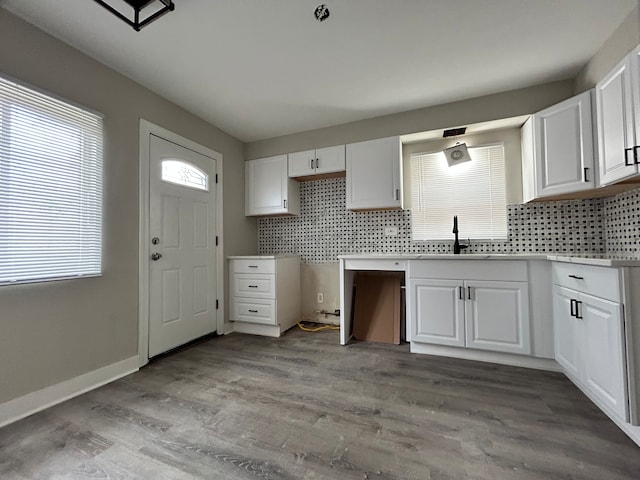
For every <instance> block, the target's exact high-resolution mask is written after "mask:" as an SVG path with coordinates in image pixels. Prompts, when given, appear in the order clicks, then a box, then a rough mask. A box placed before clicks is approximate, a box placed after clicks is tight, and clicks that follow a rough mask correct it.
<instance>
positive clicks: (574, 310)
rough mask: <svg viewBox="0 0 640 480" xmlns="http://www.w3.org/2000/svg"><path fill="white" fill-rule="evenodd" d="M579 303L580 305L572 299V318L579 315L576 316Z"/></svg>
mask: <svg viewBox="0 0 640 480" xmlns="http://www.w3.org/2000/svg"><path fill="white" fill-rule="evenodd" d="M577 303H578V301H577V300H576V299H575V298H572V299H571V306H570V309H571V316H572V317H576V316H577V314H576V310H577V308H576V307H577Z"/></svg>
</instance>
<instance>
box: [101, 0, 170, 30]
mask: <svg viewBox="0 0 640 480" xmlns="http://www.w3.org/2000/svg"><path fill="white" fill-rule="evenodd" d="M94 1H95V2H96V3H97V4H98V5H102V6H103V7H104V8H105V9H107V10H108V11H110V12H111V13H113V14H114V15H115V16H116V17H118V18H119V19H120V20H122V21H123V22H125V23H126V24H127V25H129V26H130V27H132V28H133V29H134V30H135V31H136V32H139V31H140V30H141V29H142V28H143V27H146V26H147V25H149V24H150V23H151V22H153V21H154V20H157V19H158V18H160V17H161V16H163V15H164V14H165V13H168V12H173V10H174V9H175V8H176V6H175V5H174V3H173V1H172V0H94ZM114 4H116V5H118V6H119V8H117V7H115V6H114ZM123 6H124V7H125V9H126V10H127V11H128V8H126V7H130V8H132V9H133V12H130V11H129V12H128V13H129V16H128V15H127V14H125V13H122V10H123V9H122V7H123ZM131 14H133V19H132V18H130V17H131ZM145 15H146V16H145ZM143 17H144V18H143Z"/></svg>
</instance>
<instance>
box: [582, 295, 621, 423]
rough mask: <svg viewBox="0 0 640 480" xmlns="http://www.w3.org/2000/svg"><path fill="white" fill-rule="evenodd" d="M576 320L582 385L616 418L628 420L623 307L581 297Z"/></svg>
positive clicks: (593, 298) (590, 297)
mask: <svg viewBox="0 0 640 480" xmlns="http://www.w3.org/2000/svg"><path fill="white" fill-rule="evenodd" d="M580 300H581V302H582V303H581V304H579V305H578V316H579V317H582V318H581V319H580V320H579V321H580V322H582V327H583V330H584V336H583V338H584V383H585V385H586V387H587V388H588V389H589V391H590V392H591V394H592V395H593V396H594V397H595V398H596V399H597V400H599V401H600V402H601V403H602V404H603V405H604V406H605V407H606V408H607V409H608V410H610V411H611V412H612V413H614V414H615V415H616V416H618V417H619V418H621V419H623V420H625V421H627V420H628V407H627V382H626V368H625V365H626V360H625V348H624V339H623V331H624V328H623V317H622V306H621V305H620V304H619V303H614V302H610V301H609V300H603V299H601V298H597V297H593V296H591V295H586V294H581V295H580Z"/></svg>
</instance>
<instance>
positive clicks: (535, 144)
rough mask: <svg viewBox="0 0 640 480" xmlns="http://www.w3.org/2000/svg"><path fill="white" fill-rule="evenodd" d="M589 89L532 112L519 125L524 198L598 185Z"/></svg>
mask: <svg viewBox="0 0 640 480" xmlns="http://www.w3.org/2000/svg"><path fill="white" fill-rule="evenodd" d="M591 100H592V93H591V91H588V92H584V93H582V94H580V95H577V96H575V97H573V98H569V99H567V100H565V101H563V102H560V103H558V104H557V105H554V106H552V107H549V108H547V109H545V110H542V111H541V112H538V113H536V114H535V115H533V116H532V117H531V118H530V119H529V120H528V121H527V123H526V124H525V125H524V126H523V129H522V161H523V169H522V172H523V179H522V180H523V194H524V199H523V200H524V201H525V202H528V201H531V200H534V199H537V198H543V197H552V196H556V195H566V194H571V193H575V192H581V191H584V190H591V189H593V188H595V187H596V186H597V183H596V172H595V171H594V148H593V122H592V109H591Z"/></svg>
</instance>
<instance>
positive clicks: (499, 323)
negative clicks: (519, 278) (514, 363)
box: [464, 281, 531, 355]
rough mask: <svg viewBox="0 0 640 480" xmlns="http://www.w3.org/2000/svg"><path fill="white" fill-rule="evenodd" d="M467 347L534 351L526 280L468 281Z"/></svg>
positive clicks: (520, 351) (466, 292) (527, 352)
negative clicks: (532, 349)
mask: <svg viewBox="0 0 640 480" xmlns="http://www.w3.org/2000/svg"><path fill="white" fill-rule="evenodd" d="M464 293H465V299H466V305H465V330H466V336H467V348H479V349H482V350H492V351H496V352H508V353H520V354H525V355H528V354H530V353H531V333H530V331H529V328H530V327H529V288H528V285H527V282H493V281H467V282H465V292H464Z"/></svg>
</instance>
